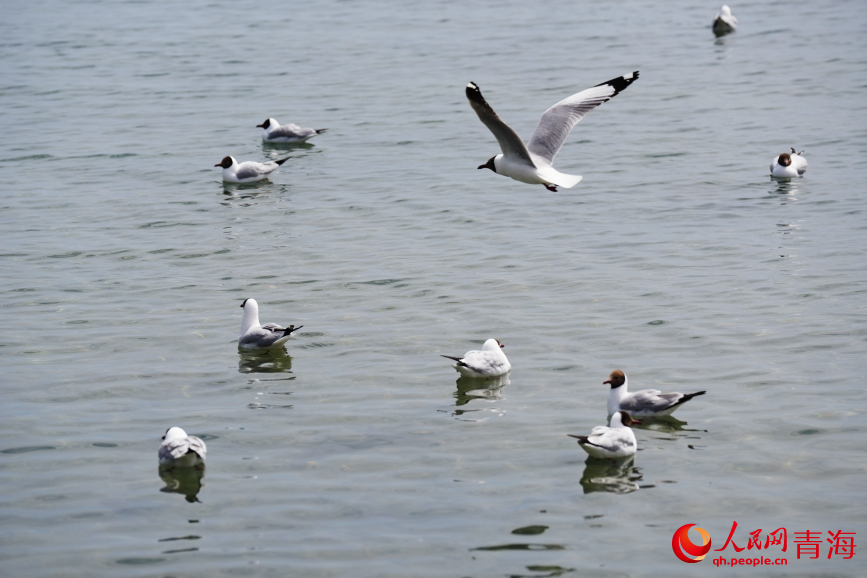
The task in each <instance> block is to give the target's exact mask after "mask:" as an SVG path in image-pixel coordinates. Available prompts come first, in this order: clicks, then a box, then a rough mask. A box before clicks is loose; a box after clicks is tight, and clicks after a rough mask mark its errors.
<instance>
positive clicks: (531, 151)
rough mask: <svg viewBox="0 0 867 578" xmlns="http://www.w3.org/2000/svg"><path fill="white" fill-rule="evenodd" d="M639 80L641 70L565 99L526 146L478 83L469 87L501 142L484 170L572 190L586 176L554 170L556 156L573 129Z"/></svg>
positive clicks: (469, 95) (479, 110) (476, 107)
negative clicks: (593, 111)
mask: <svg viewBox="0 0 867 578" xmlns="http://www.w3.org/2000/svg"><path fill="white" fill-rule="evenodd" d="M637 78H638V71H637V70H636V71H635V72H633V73H632V74H625V75H623V76H618V77H617V78H612V79H611V80H609V81H608V82H603V83H602V84H597V85H596V86H594V87H593V88H588V89H587V90H582V91H581V92H579V93H577V94H573V95H572V96H570V97H569V98H566V99H564V100H561V101H560V102H558V103H557V104H555V105H554V106H552V107H551V108H549V109H548V110H546V111H545V112H544V114H542V118H541V119H539V124H538V126H536V131H535V132H534V133H533V136H532V137H531V138H530V142H529V143H528V144H526V145H525V144H524V141H522V140H521V137H519V136H518V133H516V132H515V131H514V129H512V127H510V126H509V125H507V124H506V123H505V122H503V120H502V119H501V118H500V117H499V116H497V113H496V112H494V109H493V108H491V105H489V104H488V103H487V101H485V99H484V97H483V96H482V91H481V90H479V87H478V85H476V83H475V82H471V83H469V84H468V85H467V90H466V92H467V98H468V99H469V101H470V106H472V107H473V110H475V111H476V114H477V115H479V120H481V121H482V123H483V124H484V125H485V126H486V127H488V129H490V131H491V132H492V133H494V137H496V139H497V142H498V143H500V149H501V150H502V151H503V152H502V154H498V155H496V156H493V157H491V158H490V159H489V160H488V162H487V163H485V164H483V165H481V166H479V168H480V169H491V170H492V171H494V172H495V173H497V174H500V175H504V176H507V177H511V178H513V179H515V180H516V181H521V182H522V183H530V184H531V185H545V188H547V189H548V190H549V191H556V190H557V187H558V186H560V187H566V188H567V189H571V188H572V187H574V186H575V185H577V184H578V183H579V182H580V181H581V179H582V178H583V177H581V176H580V175H567V174H565V173H561V172H559V171H557V170H556V169H554V166H553V163H554V157H555V156H557V153H558V152H559V151H560V147H562V146H563V143H564V142H565V141H566V137H567V136H569V132H571V130H572V127H574V126H575V125H576V124H577V123H578V121H580V120H581V119H582V118H584V115H585V114H587V113H588V112H590V111H591V110H593V109H594V108H596V107H597V106H599V105H600V104H602V103H603V102H606V101H609V100H611V99H612V98H614V97H615V96H617V95H618V94H620V93H621V92H622V91H623V90H625V89H626V87H627V86H629V85H630V84H632V83H633V82H635V80H636V79H637Z"/></svg>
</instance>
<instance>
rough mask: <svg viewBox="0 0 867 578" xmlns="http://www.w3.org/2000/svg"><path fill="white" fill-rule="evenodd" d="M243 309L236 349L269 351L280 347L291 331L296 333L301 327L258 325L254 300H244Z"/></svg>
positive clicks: (274, 324)
mask: <svg viewBox="0 0 867 578" xmlns="http://www.w3.org/2000/svg"><path fill="white" fill-rule="evenodd" d="M241 307H243V308H244V317H243V318H242V319H241V335H240V337H238V347H243V348H244V349H271V348H273V347H280V346H281V345H283V344H284V343H286V342H287V341H289V338H290V337H291V336H292V335H291V334H292V332H293V331H298V330H299V329H301V328H302V327H304V326H303V325H299V326H298V327H295V326H294V325H290V326H289V327H281V326H280V325H277V324H276V323H266V324H265V325H259V304H258V303H256V300H255V299H244V302H243V303H241Z"/></svg>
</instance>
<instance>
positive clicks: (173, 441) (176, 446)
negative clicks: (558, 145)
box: [159, 427, 207, 468]
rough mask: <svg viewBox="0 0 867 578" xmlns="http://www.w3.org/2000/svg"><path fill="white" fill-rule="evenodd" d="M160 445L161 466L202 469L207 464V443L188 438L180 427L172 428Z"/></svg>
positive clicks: (191, 437)
mask: <svg viewBox="0 0 867 578" xmlns="http://www.w3.org/2000/svg"><path fill="white" fill-rule="evenodd" d="M163 440H164V441H163V443H162V444H161V445H160V451H159V456H160V465H163V466H172V467H178V468H194V467H202V466H203V465H204V463H205V452H206V451H207V449H206V448H205V442H203V441H202V440H200V439H199V438H197V437H196V436H188V435H187V432H185V431H184V430H182V429H181V428H179V427H170V428H169V429H167V430H166V435H164V436H163Z"/></svg>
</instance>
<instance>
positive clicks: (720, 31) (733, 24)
mask: <svg viewBox="0 0 867 578" xmlns="http://www.w3.org/2000/svg"><path fill="white" fill-rule="evenodd" d="M737 29H738V19H737V18H735V17H734V16H732V9H731V8H729V7H728V5H727V4H723V5H722V6H721V7H720V9H719V14H717V15H716V18H714V19H713V33H714V34H716V35H717V36H723V35H725V34H728V33H729V32H734V31H735V30H737Z"/></svg>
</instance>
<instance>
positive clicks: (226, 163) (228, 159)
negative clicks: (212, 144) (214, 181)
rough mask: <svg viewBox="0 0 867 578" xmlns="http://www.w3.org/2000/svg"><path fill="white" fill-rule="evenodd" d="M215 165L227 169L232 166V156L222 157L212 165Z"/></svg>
mask: <svg viewBox="0 0 867 578" xmlns="http://www.w3.org/2000/svg"><path fill="white" fill-rule="evenodd" d="M214 166H215V167H223V168H224V169H228V168H229V167H231V166H232V157H223V160H221V161H220V162H218V163H217V164H215V165H214Z"/></svg>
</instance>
